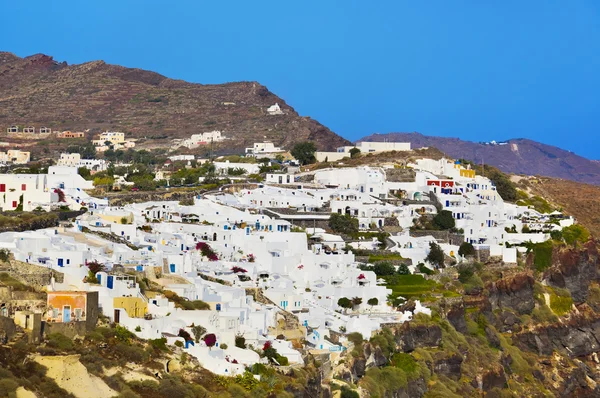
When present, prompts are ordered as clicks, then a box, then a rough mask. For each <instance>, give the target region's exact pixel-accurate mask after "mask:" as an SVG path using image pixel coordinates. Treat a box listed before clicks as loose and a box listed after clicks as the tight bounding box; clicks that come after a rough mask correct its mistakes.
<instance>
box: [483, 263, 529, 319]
mask: <svg viewBox="0 0 600 398" xmlns="http://www.w3.org/2000/svg"><path fill="white" fill-rule="evenodd" d="M534 283H535V280H534V279H533V276H531V275H530V274H527V273H519V274H515V275H512V276H509V277H506V278H503V279H500V280H499V281H497V282H495V283H492V284H489V285H488V286H487V289H488V290H489V292H490V294H489V300H490V303H491V305H492V309H493V310H496V309H502V308H511V309H513V310H515V311H517V312H518V313H519V314H529V313H531V311H533V308H534V307H535V300H534V298H533V285H534Z"/></svg>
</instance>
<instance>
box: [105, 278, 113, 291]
mask: <svg viewBox="0 0 600 398" xmlns="http://www.w3.org/2000/svg"><path fill="white" fill-rule="evenodd" d="M113 279H114V277H113V276H112V275H109V276H108V278H106V287H107V288H109V289H112V288H113Z"/></svg>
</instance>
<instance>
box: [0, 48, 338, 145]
mask: <svg viewBox="0 0 600 398" xmlns="http://www.w3.org/2000/svg"><path fill="white" fill-rule="evenodd" d="M276 103H277V104H279V106H280V107H281V110H282V111H283V114H282V115H269V114H267V108H268V107H270V106H272V105H274V104H276ZM11 125H20V126H28V125H33V126H35V127H37V128H39V127H42V126H46V127H49V128H52V129H53V130H78V131H79V130H87V129H90V130H91V131H92V132H99V131H101V130H116V131H122V132H125V133H127V134H128V135H131V136H132V137H136V138H143V137H145V138H146V140H150V141H151V142H153V141H157V142H161V141H162V142H163V145H164V142H165V141H168V140H170V139H173V138H185V137H189V136H190V135H191V134H194V133H202V132H205V131H212V130H221V131H222V133H223V135H225V136H226V137H230V138H234V139H235V140H234V141H227V145H226V146H227V147H228V148H232V149H236V150H239V149H240V148H244V147H245V146H249V145H251V144H252V143H253V142H257V141H264V140H270V141H272V142H273V143H275V144H276V145H279V146H283V147H284V148H290V146H291V145H293V144H294V143H295V142H299V141H304V140H311V141H314V142H315V143H316V145H317V147H318V148H320V149H326V150H331V149H335V148H336V147H338V146H340V145H347V144H348V141H347V140H345V139H344V138H342V137H340V136H338V135H336V134H335V133H334V132H332V131H331V130H329V129H328V128H327V127H325V126H323V125H322V124H320V123H319V122H317V121H315V120H313V119H311V118H309V117H302V116H300V115H298V113H297V112H296V111H295V110H294V108H292V107H291V106H289V105H288V104H287V103H286V102H285V101H284V100H283V99H281V98H279V97H278V96H276V95H275V94H273V93H272V92H270V91H269V90H268V89H267V88H266V87H265V86H263V85H261V84H259V83H257V82H235V83H225V84H210V85H204V84H194V83H188V82H185V81H182V80H173V79H169V78H167V77H165V76H162V75H160V74H158V73H154V72H150V71H146V70H141V69H132V68H125V67H122V66H117V65H110V64H107V63H105V62H103V61H93V62H87V63H84V64H80V65H68V64H67V63H66V62H62V63H60V62H57V61H55V60H54V59H53V58H52V57H50V56H48V55H43V54H37V55H32V56H29V57H25V58H20V57H18V56H16V55H14V54H11V53H7V52H0V127H2V130H0V133H4V132H5V131H6V127H8V126H11ZM142 142H143V140H142Z"/></svg>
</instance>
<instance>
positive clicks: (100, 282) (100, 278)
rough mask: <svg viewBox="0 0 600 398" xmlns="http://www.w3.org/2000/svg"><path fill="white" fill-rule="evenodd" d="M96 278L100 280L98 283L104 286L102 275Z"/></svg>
mask: <svg viewBox="0 0 600 398" xmlns="http://www.w3.org/2000/svg"><path fill="white" fill-rule="evenodd" d="M96 278H98V283H99V284H102V275H96Z"/></svg>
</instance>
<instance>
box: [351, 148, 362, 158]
mask: <svg viewBox="0 0 600 398" xmlns="http://www.w3.org/2000/svg"><path fill="white" fill-rule="evenodd" d="M359 154H360V149H358V148H356V147H354V148H352V149H350V157H351V158H352V159H354V158H355V157H358V155H359Z"/></svg>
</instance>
